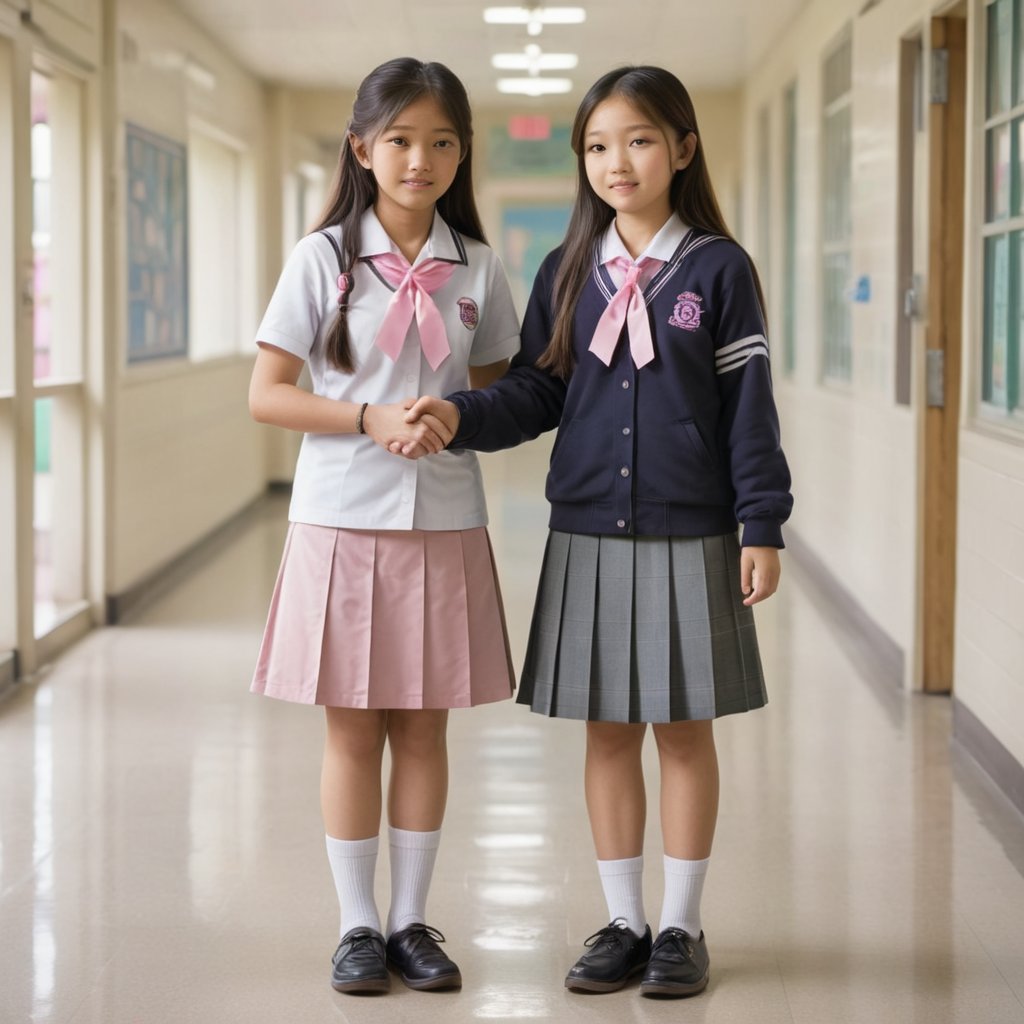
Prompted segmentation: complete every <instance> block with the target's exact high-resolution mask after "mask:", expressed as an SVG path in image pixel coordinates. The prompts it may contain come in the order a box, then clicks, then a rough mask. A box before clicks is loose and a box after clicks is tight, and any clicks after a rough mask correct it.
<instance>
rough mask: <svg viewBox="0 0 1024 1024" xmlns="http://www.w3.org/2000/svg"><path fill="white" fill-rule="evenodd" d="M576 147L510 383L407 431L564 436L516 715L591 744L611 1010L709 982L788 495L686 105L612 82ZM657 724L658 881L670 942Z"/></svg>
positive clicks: (496, 442) (739, 258)
mask: <svg viewBox="0 0 1024 1024" xmlns="http://www.w3.org/2000/svg"><path fill="white" fill-rule="evenodd" d="M572 144H573V149H574V151H575V152H576V154H577V156H578V166H579V188H578V191H577V200H576V204H575V207H574V210H573V215H572V220H571V222H570V225H569V230H568V234H567V236H566V240H565V242H564V244H563V245H562V246H561V247H560V248H559V249H557V250H555V251H554V252H553V253H551V254H550V255H549V256H548V258H547V259H546V260H545V262H544V264H543V265H542V267H541V269H540V272H539V274H538V277H537V281H536V283H535V285H534V288H533V294H532V296H531V298H530V302H529V307H528V309H527V313H526V319H525V323H524V324H523V335H522V350H521V352H520V354H519V355H518V356H517V357H516V359H515V360H514V361H513V364H512V366H513V368H512V370H511V371H510V373H509V374H508V375H507V376H506V377H505V378H504V379H502V380H499V381H497V382H496V383H494V384H492V385H491V386H490V387H487V388H485V389H483V390H480V391H474V392H458V393H456V394H453V395H449V396H448V400H447V401H442V400H441V399H437V398H422V399H420V400H419V402H418V403H417V404H416V405H415V406H414V407H413V408H412V409H411V410H410V413H409V417H408V418H409V420H410V421H411V422H414V421H416V420H417V419H418V418H420V417H425V420H424V422H423V427H424V429H427V427H426V424H430V428H432V429H436V430H438V431H439V432H440V433H441V434H442V436H443V437H447V434H448V433H450V434H452V440H451V442H450V444H449V447H452V448H472V449H476V450H481V451H490V450H496V449H499V448H505V447H509V446H511V445H515V444H518V443H520V442H521V441H524V440H528V439H530V438H533V437H536V436H537V435H538V434H540V433H541V432H542V431H545V430H549V429H551V428H553V427H555V426H558V428H559V429H558V435H557V438H556V441H555V444H554V448H553V451H552V456H551V466H550V472H549V474H548V479H547V492H546V493H547V497H548V499H549V501H550V502H551V520H550V527H551V532H550V534H549V537H548V542H547V547H546V550H545V556H544V565H543V569H542V572H541V580H540V584H539V590H538V595H537V604H536V608H535V611H534V616H533V624H532V627H531V631H530V639H529V645H528V649H527V653H526V659H525V664H524V668H523V673H522V683H521V686H520V691H519V697H518V700H519V702H520V703H527V704H529V705H530V707H531V708H532V709H533V710H534V711H536V712H539V713H541V714H545V715H550V716H557V717H567V718H577V719H583V720H585V721H586V723H587V724H586V729H587V753H586V771H585V775H586V798H587V808H588V811H589V815H590V823H591V828H592V831H593V835H594V843H595V846H596V849H597V857H598V869H599V872H600V875H601V881H602V885H603V888H604V892H605V896H606V899H607V903H608V916H609V920H610V923H609V924H608V925H607V926H606V927H604V928H602V929H600V930H599V931H597V932H596V933H595V934H594V935H592V936H591V937H590V938H589V939H588V940H587V942H586V949H585V951H584V953H583V955H582V956H581V957H580V958H579V959H578V960H577V962H576V963H575V965H574V966H573V967H572V968H571V969H570V971H569V973H568V976H567V977H566V982H565V983H566V986H567V987H568V988H570V989H573V990H583V991H590V992H610V991H614V990H616V989H619V988H621V987H622V986H623V985H625V984H626V982H627V981H628V980H629V978H630V977H632V976H633V975H636V974H642V980H641V983H640V991H641V993H642V994H644V995H660V996H666V995H667V996H684V995H691V994H694V993H696V992H699V991H701V990H702V989H703V988H704V987H705V986H706V985H707V982H708V971H709V956H708V951H707V945H706V942H705V939H704V933H703V930H702V928H701V918H700V898H701V891H702V887H703V882H704V876H705V874H706V871H707V866H708V859H709V857H710V854H711V844H712V838H713V835H714V829H715V821H716V817H717V812H718V762H717V756H716V752H715V743H714V735H713V732H712V723H713V720H714V719H715V718H717V717H720V716H722V715H727V714H732V713H735V712H740V711H747V710H750V709H753V708H758V707H761V706H762V705H764V703H765V702H766V699H767V698H766V694H765V687H764V681H763V677H762V672H761V663H760V658H759V656H758V648H757V640H756V636H755V631H754V620H753V613H752V608H751V606H752V605H754V604H756V603H757V602H759V601H762V600H764V599H765V598H767V597H770V596H771V595H772V594H773V593H774V592H775V589H776V587H777V586H778V580H779V572H780V566H779V553H778V552H779V548H781V547H782V546H783V543H782V530H781V526H782V523H783V522H784V521H785V519H786V518H787V517H788V515H789V512H790V509H791V506H792V499H791V497H790V493H789V485H790V477H789V470H788V468H787V465H786V460H785V457H784V456H783V453H782V450H781V448H780V445H779V425H778V417H777V415H776V411H775V405H774V401H773V399H772V388H771V375H770V369H769V359H768V345H767V341H766V331H765V324H764V314H763V302H762V297H761V289H760V284H759V282H758V279H757V275H756V272H755V271H754V268H753V266H752V264H751V261H750V259H749V257H748V256H747V254H746V253H745V252H744V251H743V250H742V249H741V248H740V246H739V245H738V244H737V243H736V242H735V241H734V240H733V238H732V237H731V236H730V235H729V232H728V230H727V228H726V226H725V223H724V221H723V219H722V215H721V213H720V211H719V208H718V203H717V201H716V199H715V194H714V190H713V189H712V186H711V182H710V179H709V176H708V172H707V166H706V163H705V160H704V154H703V150H702V147H701V143H700V137H699V134H698V130H697V121H696V117H695V115H694V110H693V105H692V103H691V101H690V97H689V95H688V94H687V91H686V89H685V88H684V87H683V85H682V84H681V83H680V82H679V80H678V79H677V78H676V77H675V76H674V75H672V74H671V73H670V72H668V71H665V70H663V69H661V68H655V67H630V68H621V69H618V70H615V71H612V72H610V73H608V74H606V75H605V76H604V77H602V78H601V79H600V80H599V81H598V82H597V83H596V84H595V85H594V86H593V87H592V88H591V89H590V91H589V92H588V93H587V95H586V97H585V98H584V100H583V103H582V104H581V106H580V109H579V111H578V112H577V115H576V120H575V123H574V126H573V136H572ZM407 447H411V446H407ZM398 448H399V446H397V445H396V446H393V450H397V449H398ZM740 525H742V546H741V544H740V540H739V538H738V535H737V534H738V527H739V526H740ZM647 723H651V727H652V731H653V733H654V737H655V741H656V743H657V746H658V755H659V760H660V766H661V787H660V788H661V824H662V833H663V841H664V871H665V895H664V902H663V905H662V911H661V919H660V924H659V928H658V933H657V937H656V938H654V940H653V942H652V934H651V929H650V927H649V926H648V925H647V921H646V916H645V914H644V909H643V898H642V884H641V882H642V869H643V832H644V818H645V809H646V795H645V789H644V778H643V771H642V767H641V756H640V755H641V747H642V744H643V741H644V736H645V732H646V729H647Z"/></svg>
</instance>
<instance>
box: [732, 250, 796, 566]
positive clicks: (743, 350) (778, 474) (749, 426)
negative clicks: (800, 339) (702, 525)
mask: <svg viewBox="0 0 1024 1024" xmlns="http://www.w3.org/2000/svg"><path fill="white" fill-rule="evenodd" d="M722 310H723V312H722V315H721V318H720V321H719V324H718V329H717V331H716V334H715V356H716V360H715V361H716V376H717V379H718V384H719V392H720V394H721V398H722V414H721V427H720V437H721V438H722V439H723V441H724V443H725V447H726V450H727V451H728V453H729V470H730V475H731V478H732V484H733V488H734V489H735V491H736V503H735V511H736V518H737V519H738V520H739V522H740V523H742V524H743V543H744V544H745V545H747V546H765V547H779V548H781V547H783V541H782V524H783V523H784V522H785V521H786V519H788V518H789V514H790V511H791V510H792V507H793V498H792V495H791V494H790V482H791V481H790V473H789V466H788V465H787V463H786V457H785V455H784V454H783V452H782V447H781V443H780V436H779V417H778V413H777V411H776V408H775V399H774V397H773V395H772V380H771V366H770V363H769V360H768V342H767V339H766V336H765V331H764V323H763V319H762V316H761V310H760V304H759V302H758V299H757V292H756V289H755V287H754V280H753V276H752V274H751V272H750V269H749V267H745V268H744V270H743V271H742V272H741V273H740V274H738V275H737V276H736V277H735V278H734V279H733V280H732V281H731V282H730V283H729V284H728V285H727V286H726V292H725V295H724V296H723V302H722Z"/></svg>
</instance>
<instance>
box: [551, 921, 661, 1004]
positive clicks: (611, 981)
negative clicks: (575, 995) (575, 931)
mask: <svg viewBox="0 0 1024 1024" xmlns="http://www.w3.org/2000/svg"><path fill="white" fill-rule="evenodd" d="M584 945H585V946H586V947H587V952H586V953H584V954H583V956H581V957H580V958H579V960H577V961H576V963H574V964H573V965H572V968H571V969H570V971H569V973H568V974H567V975H566V978H565V987H566V988H571V989H572V990H573V991H574V992H616V991H618V989H620V988H622V986H623V985H625V984H626V982H627V981H629V979H630V978H631V977H632V976H633V975H634V974H639V972H640V971H642V970H643V969H644V967H645V966H646V965H647V961H648V959H649V958H650V955H651V929H650V928H645V929H644V933H643V935H636V934H635V933H634V932H632V931H630V930H629V928H627V927H626V922H625V921H624V920H623V919H622V918H621V917H619V918H616V919H615V920H614V921H612V923H611V924H609V925H607V926H606V927H604V928H602V929H601V930H600V931H599V932H594V934H593V935H591V936H590V938H589V939H587V941H586V942H585V943H584Z"/></svg>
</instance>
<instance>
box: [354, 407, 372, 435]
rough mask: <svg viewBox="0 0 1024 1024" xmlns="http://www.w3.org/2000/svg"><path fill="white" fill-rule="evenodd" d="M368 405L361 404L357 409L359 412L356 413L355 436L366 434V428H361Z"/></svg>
mask: <svg viewBox="0 0 1024 1024" xmlns="http://www.w3.org/2000/svg"><path fill="white" fill-rule="evenodd" d="M369 404H370V403H369V402H363V404H362V405H361V406H360V407H359V412H357V413H356V433H357V434H365V433H366V428H365V427H364V426H363V417H364V416H365V415H366V407H367V406H368V405H369Z"/></svg>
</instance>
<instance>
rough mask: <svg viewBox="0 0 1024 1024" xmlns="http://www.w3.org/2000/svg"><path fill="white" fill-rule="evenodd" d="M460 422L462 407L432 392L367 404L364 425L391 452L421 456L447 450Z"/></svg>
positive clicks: (407, 457) (418, 457)
mask: <svg viewBox="0 0 1024 1024" xmlns="http://www.w3.org/2000/svg"><path fill="white" fill-rule="evenodd" d="M458 426H459V410H458V408H457V407H456V406H455V405H453V404H452V403H451V402H446V401H445V400H444V399H443V398H435V397H434V396H432V395H424V396H423V397H422V398H407V399H405V400H404V401H402V402H394V403H392V404H391V405H370V406H367V408H366V412H365V413H364V415H363V429H364V430H365V431H366V433H367V434H368V435H369V436H370V437H371V438H373V440H374V441H375V442H376V443H377V444H379V445H380V446H381V447H382V448H385V449H387V451H389V452H391V454H392V455H400V456H402V457H403V458H406V459H421V458H423V456H424V455H436V454H437V453H438V452H441V451H444V449H445V447H447V445H448V442H449V441H451V439H452V438H453V437H454V436H455V431H456V429H457V428H458Z"/></svg>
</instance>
